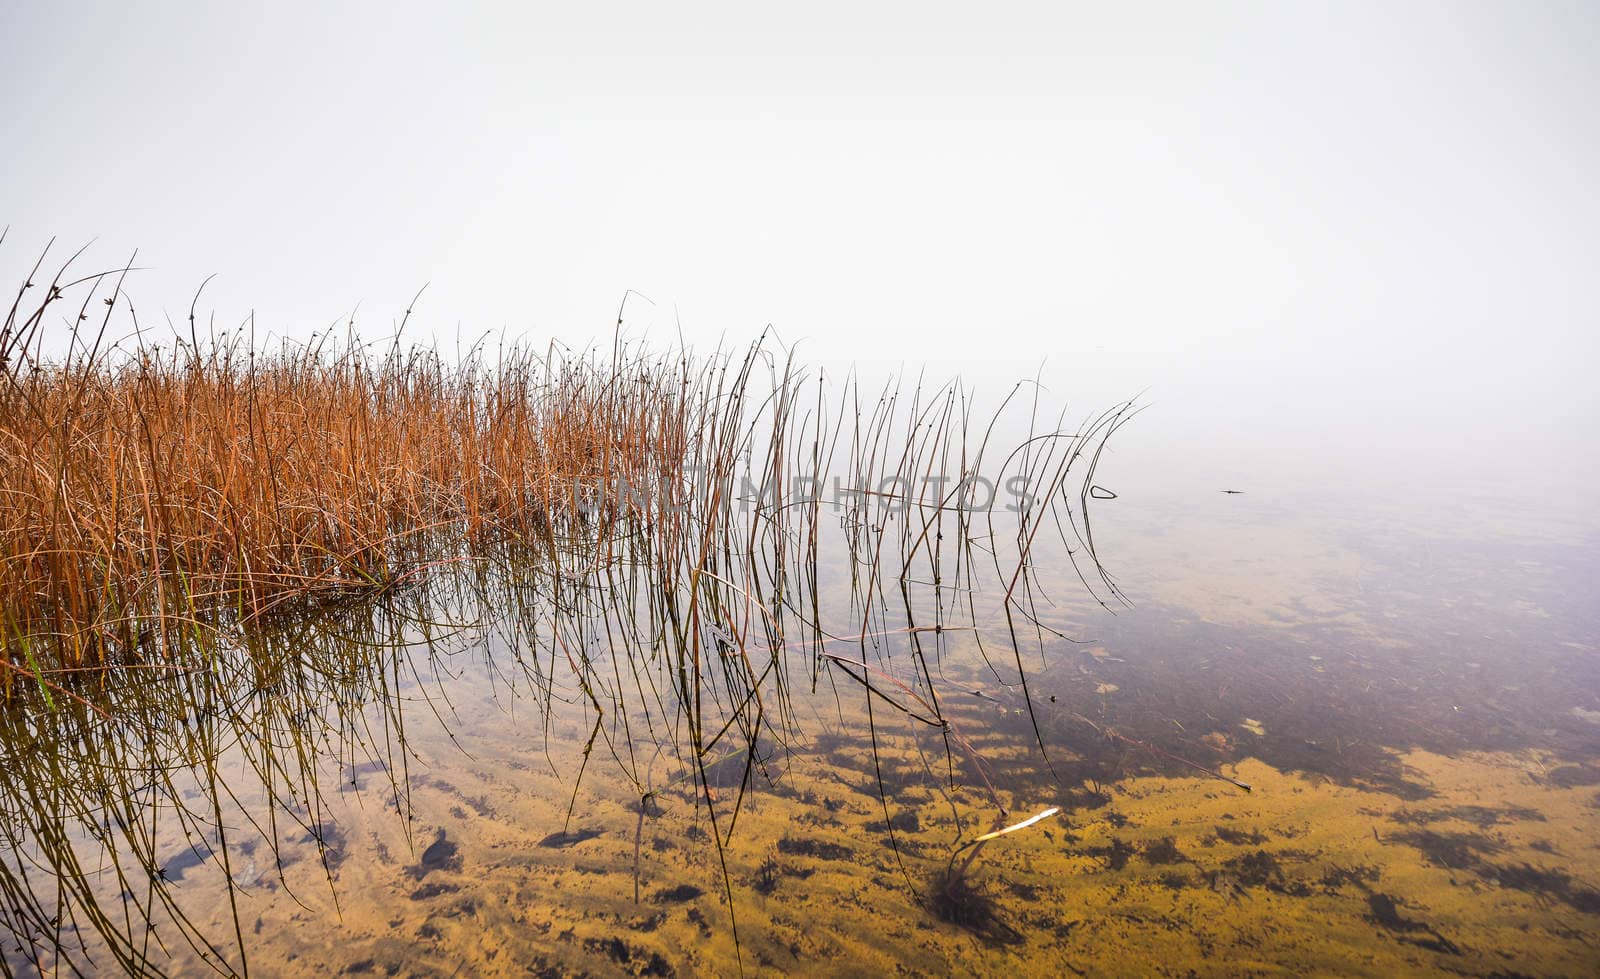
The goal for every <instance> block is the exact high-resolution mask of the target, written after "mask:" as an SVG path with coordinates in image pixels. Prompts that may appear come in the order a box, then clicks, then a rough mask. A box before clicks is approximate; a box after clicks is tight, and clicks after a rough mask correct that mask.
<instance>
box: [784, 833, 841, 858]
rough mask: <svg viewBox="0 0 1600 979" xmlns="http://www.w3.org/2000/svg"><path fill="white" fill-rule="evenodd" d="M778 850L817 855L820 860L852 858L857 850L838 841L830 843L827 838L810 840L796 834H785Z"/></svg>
mask: <svg viewBox="0 0 1600 979" xmlns="http://www.w3.org/2000/svg"><path fill="white" fill-rule="evenodd" d="M778 852H779V853H784V854H788V855H789V856H797V857H815V858H817V859H818V860H850V859H853V858H854V857H855V855H856V854H855V851H854V850H852V849H850V848H849V847H847V846H842V845H840V844H838V843H829V842H827V841H826V840H808V839H801V838H799V837H794V836H785V837H784V838H782V839H780V840H779V841H778Z"/></svg>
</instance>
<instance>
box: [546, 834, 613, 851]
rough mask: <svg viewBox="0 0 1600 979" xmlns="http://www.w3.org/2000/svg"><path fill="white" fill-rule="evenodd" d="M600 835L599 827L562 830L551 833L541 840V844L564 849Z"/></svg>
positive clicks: (548, 847)
mask: <svg viewBox="0 0 1600 979" xmlns="http://www.w3.org/2000/svg"><path fill="white" fill-rule="evenodd" d="M599 835H600V831H599V830H597V829H574V830H562V831H560V832H559V833H551V834H550V835H549V836H546V837H545V838H544V839H542V840H540V841H539V845H540V846H542V847H544V848H545V849H547V850H564V849H566V848H567V847H569V846H577V845H578V844H579V843H582V842H584V841H586V840H592V839H594V838H595V837H597V836H599Z"/></svg>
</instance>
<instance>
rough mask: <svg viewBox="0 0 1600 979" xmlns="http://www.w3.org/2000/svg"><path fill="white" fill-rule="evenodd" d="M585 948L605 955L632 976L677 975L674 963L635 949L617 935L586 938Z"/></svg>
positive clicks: (657, 954)
mask: <svg viewBox="0 0 1600 979" xmlns="http://www.w3.org/2000/svg"><path fill="white" fill-rule="evenodd" d="M583 947H584V950H585V951H588V952H593V953H595V954H597V955H603V956H605V957H606V958H608V959H610V960H611V961H612V962H615V963H616V964H618V965H620V966H623V967H625V968H626V969H627V970H628V972H629V973H630V974H632V975H636V976H671V975H674V974H675V973H674V970H673V968H672V963H670V962H668V961H667V960H666V958H665V957H663V956H662V954H661V953H660V952H647V951H646V950H645V949H641V948H635V947H634V946H632V945H629V944H628V943H627V942H625V941H623V940H622V939H621V938H618V937H617V936H615V935H613V936H612V937H610V938H585V939H584V940H583Z"/></svg>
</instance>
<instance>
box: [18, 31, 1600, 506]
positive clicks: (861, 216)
mask: <svg viewBox="0 0 1600 979" xmlns="http://www.w3.org/2000/svg"><path fill="white" fill-rule="evenodd" d="M0 24H3V25H4V28H5V33H6V34H7V36H9V37H11V38H12V39H13V41H12V48H13V57H11V58H10V59H7V61H6V63H5V65H4V66H3V67H0V72H3V73H4V84H5V88H6V90H7V92H8V93H10V97H9V98H8V108H9V109H10V110H11V117H12V119H13V125H14V127H15V132H17V133H19V134H22V135H21V136H19V137H18V138H17V139H16V140H15V141H16V143H17V144H18V145H17V147H16V148H15V149H14V150H13V152H12V153H10V154H8V156H7V160H6V163H5V164H4V167H5V171H4V175H5V185H6V187H7V188H8V193H6V195H5V197H4V199H3V200H0V225H9V227H10V231H9V235H8V237H7V239H6V242H5V244H4V246H3V247H0V269H3V270H5V273H6V275H7V276H8V277H9V278H8V281H13V282H20V280H21V277H22V276H23V274H25V272H26V271H27V268H28V266H29V265H30V264H31V262H32V260H33V258H34V257H35V256H36V255H37V253H38V251H39V250H40V249H41V248H42V247H43V246H44V243H45V242H46V241H47V240H49V239H50V238H52V237H54V238H56V239H57V241H58V245H57V253H58V254H60V255H63V256H64V255H65V254H67V253H70V251H71V250H73V249H75V248H77V247H78V246H79V245H82V244H84V243H87V242H89V241H91V240H93V241H94V242H95V243H94V245H93V247H92V248H91V250H90V252H89V253H88V256H87V257H86V258H85V260H84V262H83V267H84V268H86V269H87V268H93V267H111V266H115V265H118V264H121V263H122V262H124V261H126V260H127V258H128V256H129V255H131V254H132V253H133V252H134V251H135V249H137V250H138V253H139V261H138V264H139V265H141V266H144V267H146V268H145V270H144V271H141V272H138V273H137V274H136V275H135V276H134V277H133V278H132V279H131V280H130V282H129V284H128V286H127V292H128V293H129V295H130V296H131V297H132V299H133V301H134V302H135V304H136V305H137V306H138V307H139V309H140V311H141V315H142V318H143V319H147V320H148V321H150V322H156V323H159V322H161V317H160V315H159V313H160V311H162V310H165V311H167V312H169V313H171V315H172V317H173V319H174V320H175V321H179V320H181V318H182V315H184V314H185V313H186V310H187V304H188V300H189V297H190V296H191V295H192V294H193V292H194V290H195V288H196V287H197V286H198V285H199V284H200V282H201V281H202V280H204V279H205V278H206V276H208V275H211V274H213V273H215V274H216V278H215V279H214V280H213V281H212V282H211V283H210V285H209V286H208V287H207V289H206V293H205V297H204V301H203V303H202V308H203V309H207V310H210V309H214V310H215V312H216V315H217V322H218V324H219V325H221V326H232V325H236V324H237V323H238V322H240V321H242V320H243V319H244V318H245V317H246V316H247V315H248V314H249V313H250V312H251V311H254V313H255V318H256V319H255V321H256V325H257V330H258V332H259V333H261V334H263V335H265V334H269V333H270V334H276V335H285V336H290V337H300V338H303V337H307V336H309V335H310V334H311V333H312V332H313V331H320V330H324V329H326V328H327V327H328V326H329V325H330V324H333V323H335V322H338V323H342V322H343V321H344V320H345V319H346V317H348V316H350V315H351V313H352V311H354V312H355V316H356V322H357V327H358V329H360V330H361V331H362V332H363V333H365V334H366V335H368V336H381V335H383V334H385V333H386V332H388V331H389V330H390V329H392V324H393V322H394V321H395V320H396V319H397V318H398V317H399V315H400V314H401V312H402V311H403V309H404V308H405V305H406V302H407V300H408V299H409V298H410V297H411V295H412V294H413V293H414V292H415V291H416V289H417V288H418V287H420V286H421V285H423V284H424V283H427V284H428V285H429V288H428V292H427V293H426V295H425V296H424V298H423V300H422V302H421V303H420V304H419V305H418V308H417V312H416V315H415V316H414V317H413V320H412V326H411V332H412V333H413V334H414V335H416V336H418V337H422V338H427V337H430V336H431V337H435V338H437V339H438V340H439V341H440V342H442V343H445V344H450V343H453V342H454V339H455V337H456V336H457V335H460V336H463V337H467V338H469V339H470V338H475V337H476V336H478V335H480V334H482V333H484V332H494V333H497V334H498V333H500V332H501V331H504V332H505V333H506V335H507V336H508V337H512V338H521V339H524V340H526V341H528V342H530V343H534V344H542V343H544V342H546V341H547V340H549V339H558V340H560V341H562V342H563V343H565V344H567V345H569V346H572V347H580V348H581V347H583V346H585V345H587V344H589V343H592V342H600V343H608V342H609V338H610V336H611V334H612V330H613V328H614V323H615V317H616V309H617V305H618V303H619V301H620V300H621V299H622V297H623V295H624V294H625V293H626V292H627V291H628V290H636V291H637V292H638V293H640V294H642V295H643V296H646V297H648V301H630V303H629V306H628V316H627V329H628V331H629V332H630V334H631V335H635V336H644V337H646V338H648V339H649V340H650V341H651V342H652V343H655V344H657V345H667V344H672V343H676V342H677V341H678V338H679V337H680V336H682V337H683V339H684V340H685V341H686V342H688V343H691V344H693V345H695V346H697V347H702V348H704V347H709V346H712V345H715V344H716V343H717V342H718V341H719V340H725V341H726V342H727V343H729V344H734V345H743V344H744V343H747V342H749V341H750V340H752V339H754V338H755V337H756V336H757V335H759V334H760V332H761V331H762V330H763V329H766V328H767V327H768V326H769V325H770V326H771V328H772V329H773V330H774V331H775V332H776V335H777V336H778V337H780V338H781V339H782V340H783V341H784V342H785V343H797V344H799V347H800V351H801V354H800V356H801V359H802V360H803V361H806V362H808V363H812V364H815V365H816V366H818V367H819V368H824V369H827V370H829V371H830V372H833V373H839V372H842V371H843V370H845V369H847V367H848V366H849V365H852V364H853V365H855V366H856V367H857V368H858V369H859V370H860V372H861V373H862V375H863V376H865V377H869V378H870V377H875V376H879V375H882V374H886V373H888V372H889V371H891V370H893V369H897V368H903V369H904V370H905V371H906V372H908V373H910V374H913V375H914V374H915V373H916V371H917V370H918V369H919V368H921V367H922V366H923V365H926V368H927V370H928V373H929V375H930V376H931V377H936V378H943V377H946V376H949V375H951V374H954V373H960V374H961V375H962V376H963V377H964V378H965V379H966V381H967V382H968V383H969V384H972V385H976V386H977V387H979V388H980V389H982V390H986V391H1003V390H1005V389H1006V388H1008V387H1009V384H1010V383H1011V382H1012V381H1014V380H1015V379H1017V378H1020V377H1031V376H1033V375H1035V373H1036V372H1040V370H1041V365H1043V370H1042V375H1041V376H1042V377H1043V379H1044V380H1045V382H1046V384H1047V387H1048V390H1049V391H1050V395H1051V398H1052V404H1054V405H1056V406H1058V407H1059V405H1060V404H1062V403H1063V402H1064V403H1065V404H1066V405H1067V406H1068V409H1069V411H1068V417H1070V418H1073V419H1076V418H1079V417H1082V416H1083V415H1085V414H1087V413H1089V412H1090V411H1093V410H1095V409H1098V408H1103V407H1107V406H1109V405H1110V404H1111V403H1113V402H1115V401H1118V400H1123V399H1126V398H1129V397H1134V396H1140V398H1141V401H1142V402H1143V403H1145V404H1148V405H1149V406H1150V409H1149V410H1148V411H1146V412H1145V413H1144V414H1143V415H1142V416H1141V417H1140V418H1139V419H1138V420H1137V421H1136V422H1135V423H1134V424H1133V425H1132V426H1131V427H1130V428H1128V429H1127V430H1126V431H1125V432H1124V434H1123V435H1122V436H1121V437H1120V438H1119V441H1118V443H1117V444H1116V449H1115V455H1114V456H1113V458H1112V460H1110V461H1108V465H1113V466H1122V467H1124V470H1125V471H1126V472H1128V473H1129V474H1130V479H1133V480H1135V481H1136V480H1137V479H1147V480H1151V481H1154V482H1155V483H1160V482H1162V481H1163V480H1167V481H1176V482H1184V481H1191V482H1195V483H1197V484H1201V485H1210V484H1215V483H1221V482H1222V481H1224V480H1226V482H1227V483H1228V484H1229V486H1230V488H1233V487H1234V484H1238V485H1237V488H1241V489H1245V490H1247V491H1249V490H1252V489H1256V488H1258V487H1260V488H1264V489H1274V490H1294V489H1297V488H1303V487H1311V486H1327V487H1329V488H1333V489H1338V488H1340V487H1342V486H1351V487H1364V488H1368V489H1373V490H1377V491H1380V492H1391V493H1394V494H1406V493H1409V492H1413V491H1415V492H1429V493H1434V494H1443V495H1445V496H1447V497H1452V496H1471V495H1476V494H1480V493H1491V494H1492V495H1498V496H1503V497H1507V498H1517V497H1519V496H1521V495H1526V497H1527V499H1528V500H1529V501H1530V503H1531V504H1535V505H1542V504H1545V503H1557V504H1559V505H1561V506H1562V507H1564V508H1573V507H1580V506H1582V504H1583V501H1584V499H1585V497H1586V494H1587V486H1588V484H1589V482H1590V480H1591V479H1593V478H1594V477H1595V476H1596V475H1597V470H1600V458H1597V456H1600V453H1596V451H1595V445H1596V442H1597V439H1600V406H1597V402H1596V398H1595V395H1594V393H1593V388H1592V385H1591V383H1590V381H1589V378H1588V372H1589V368H1590V366H1591V365H1592V364H1593V363H1595V362H1596V361H1597V360H1600V357H1597V354H1600V344H1597V342H1596V340H1595V327H1596V326H1597V324H1596V322H1595V312H1594V311H1595V308H1596V299H1597V289H1596V286H1595V284H1594V279H1593V275H1592V271H1591V270H1592V269H1593V268H1594V267H1595V266H1596V264H1597V262H1596V260H1597V259H1600V230H1597V228H1600V220H1597V219H1600V203H1597V199H1596V195H1595V193H1594V190H1593V186H1592V181H1591V179H1590V178H1589V174H1591V173H1593V172H1596V171H1600V141H1597V139H1596V125H1595V122H1594V120H1595V119H1597V118H1600V98H1597V92H1600V86H1597V84H1596V83H1597V81H1600V78H1597V71H1600V69H1597V68H1596V65H1595V62H1594V60H1593V58H1592V56H1591V54H1590V52H1592V51H1593V50H1594V47H1595V41H1596V40H1600V38H1597V33H1600V31H1597V25H1600V17H1597V16H1596V14H1595V13H1594V12H1593V10H1592V8H1586V7H1585V6H1583V5H1580V4H1569V5H1562V4H1540V5H1536V6H1530V7H1510V6H1502V5H1493V4H1450V5H1443V4H1441V5H1426V6H1423V5H1418V6H1411V7H1407V8H1406V9H1405V10H1404V11H1403V12H1400V11H1397V10H1395V9H1393V8H1389V7H1384V6H1377V5H1348V6H1340V7H1338V8H1337V9H1316V8H1311V7H1308V6H1304V5H1297V6H1278V5H1241V4H1229V5H1218V6H1211V7H1207V8H1204V9H1200V8H1188V7H1178V6H1149V7H1141V8H1137V9H1134V10H1124V11H1110V10H1103V9H1100V8H1098V7H1094V6H1086V5H1079V6H1072V7H1066V8H1062V7H1057V6H1044V5H1037V6H1031V7H1021V8H1013V9H1010V10H1006V11H1001V10H995V11H993V12H990V13H988V14H986V16H985V18H984V20H982V21H981V22H977V21H971V20H969V18H968V17H967V15H966V12H965V11H963V10H961V9H959V8H954V7H944V8H937V9H936V8H928V7H925V6H918V7H916V8H911V7H904V8H895V9H890V8H876V9H874V10H873V11H860V10H854V9H850V8H845V7H842V6H840V7H831V8H808V9H807V11H806V15H805V17H803V18H802V17H799V16H789V15H786V14H782V13H773V12H755V11H750V10H746V9H743V8H737V7H724V8H720V9H718V10H716V11H714V12H709V13H706V14H705V15H703V16H701V17H698V18H697V17H694V16H690V15H686V14H684V13H683V12H681V11H676V10H674V11H671V12H667V11H663V10H659V9H651V8H638V9H633V10H630V11H628V12H626V13H621V14H607V13H605V12H600V11H587V10H586V11H573V10H560V11H545V10H540V9H537V8H526V7H523V6H521V5H507V6H502V7H497V8H494V9H490V8H486V7H479V8H475V9H474V10H472V11H465V12H456V11H445V10H438V9H431V8H424V7H420V6H418V7H411V8H408V9H405V10H404V11H402V10H400V9H398V8H396V7H394V6H392V5H384V6H381V7H380V6H365V7H339V8H333V9H323V8H316V9H315V14H314V16H313V15H312V12H311V8H303V9H292V8H275V9H274V10H272V11H269V12H260V11H253V12H249V13H245V12H239V11H232V10H222V9H213V8H211V7H209V6H206V5H178V4H173V5H163V6H162V7H161V8H159V9H158V10H136V9H134V8H132V7H124V6H122V5H110V4H105V5H49V6H46V5H34V6H20V5H19V6H13V7H10V8H7V10H6V11H5V12H4V13H0ZM30 39H34V40H36V41H40V42H42V41H44V40H45V39H53V40H52V41H51V43H32V42H30ZM1127 488H1129V487H1123V489H1127ZM1217 488H1222V486H1220V485H1218V486H1217Z"/></svg>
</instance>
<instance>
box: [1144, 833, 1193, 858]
mask: <svg viewBox="0 0 1600 979" xmlns="http://www.w3.org/2000/svg"><path fill="white" fill-rule="evenodd" d="M1140 855H1141V856H1143V857H1144V859H1145V860H1146V861H1147V862H1149V863H1153V864H1161V865H1166V864H1173V863H1178V862H1180V861H1183V860H1187V859H1188V857H1185V856H1184V855H1183V851H1181V850H1179V849H1178V844H1177V841H1176V840H1174V839H1173V838H1172V837H1170V836H1163V837H1162V838H1161V839H1159V840H1151V841H1150V842H1149V843H1146V844H1145V845H1144V849H1143V850H1142V851H1141V853H1140Z"/></svg>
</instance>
